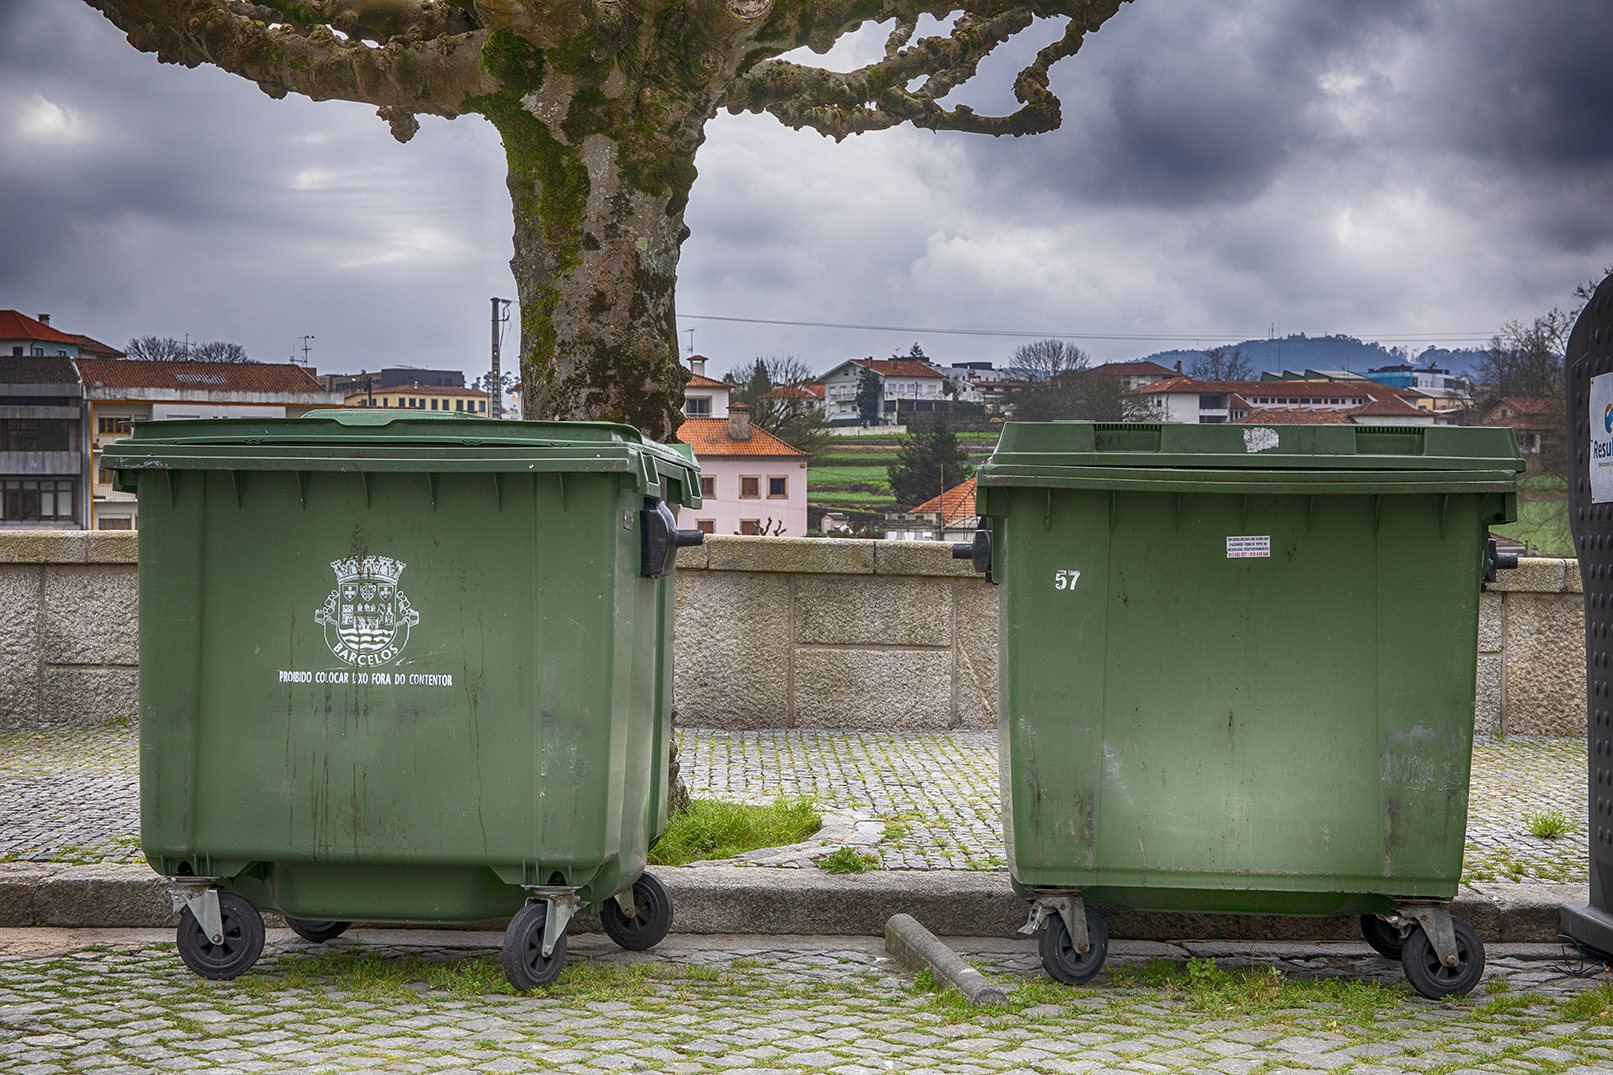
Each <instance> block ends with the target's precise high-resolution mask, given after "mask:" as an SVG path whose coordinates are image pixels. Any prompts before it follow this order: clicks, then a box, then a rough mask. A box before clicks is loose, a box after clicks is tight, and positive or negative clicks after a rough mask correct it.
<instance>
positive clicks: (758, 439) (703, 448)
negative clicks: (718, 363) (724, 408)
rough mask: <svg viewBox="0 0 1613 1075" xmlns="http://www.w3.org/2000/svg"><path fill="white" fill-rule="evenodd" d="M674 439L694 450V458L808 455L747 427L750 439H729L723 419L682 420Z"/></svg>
mask: <svg viewBox="0 0 1613 1075" xmlns="http://www.w3.org/2000/svg"><path fill="white" fill-rule="evenodd" d="M677 436H678V440H680V441H682V442H683V443H684V444H687V445H688V446H689V447H691V448H693V449H694V454H695V455H696V456H702V455H711V456H725V455H766V456H800V457H801V458H802V459H805V458H806V457H807V456H808V454H809V453H807V452H803V451H800V450H798V449H795V448H791V447H790V446H789V445H788V444H785V443H784V442H783V441H781V440H779V439H778V438H777V437H775V436H773V434H771V433H769V432H768V431H767V430H765V429H758V428H757V427H756V426H754V425H753V426H751V427H750V440H733V439H731V438H730V437H729V436H728V419H726V418H685V419H684V420H683V424H682V425H681V426H679V427H678V434H677Z"/></svg>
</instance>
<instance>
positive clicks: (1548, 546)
mask: <svg viewBox="0 0 1613 1075" xmlns="http://www.w3.org/2000/svg"><path fill="white" fill-rule="evenodd" d="M1526 495H1527V494H1526ZM1490 530H1491V531H1492V532H1493V533H1496V534H1502V535H1505V536H1506V537H1509V538H1515V539H1516V540H1518V541H1522V542H1526V543H1528V544H1530V545H1533V546H1535V552H1536V555H1539V556H1573V555H1574V538H1573V535H1572V534H1571V533H1569V530H1568V499H1567V498H1566V497H1553V498H1551V499H1541V500H1535V499H1528V500H1525V499H1524V498H1523V497H1522V496H1520V497H1519V498H1518V521H1517V522H1515V523H1507V524H1506V525H1505V526H1492V527H1490Z"/></svg>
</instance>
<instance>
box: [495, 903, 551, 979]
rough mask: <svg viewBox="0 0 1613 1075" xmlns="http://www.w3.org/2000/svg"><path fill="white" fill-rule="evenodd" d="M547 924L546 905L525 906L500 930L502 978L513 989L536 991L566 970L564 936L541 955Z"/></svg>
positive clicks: (547, 906)
mask: <svg viewBox="0 0 1613 1075" xmlns="http://www.w3.org/2000/svg"><path fill="white" fill-rule="evenodd" d="M548 921H549V905H548V904H547V903H544V902H542V901H539V902H537V903H529V904H527V905H526V906H525V907H522V908H521V909H520V910H519V911H517V912H516V915H515V917H514V918H512V919H510V924H509V926H508V928H506V929H505V930H504V944H503V946H502V947H501V948H500V949H499V959H500V961H501V962H502V963H503V964H504V977H505V978H507V979H509V982H510V984H511V985H513V986H515V988H517V989H536V988H538V987H539V986H545V985H548V984H549V983H550V982H552V981H554V980H555V979H556V978H558V977H560V972H561V971H563V970H565V969H566V935H565V934H564V933H562V934H561V935H560V936H559V937H557V938H555V942H554V951H552V952H550V953H549V954H548V955H547V956H546V955H544V954H543V927H544V924H545V923H546V922H548Z"/></svg>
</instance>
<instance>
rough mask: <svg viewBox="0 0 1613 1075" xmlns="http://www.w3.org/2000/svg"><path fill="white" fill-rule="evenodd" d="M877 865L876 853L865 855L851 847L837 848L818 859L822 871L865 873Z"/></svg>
mask: <svg viewBox="0 0 1613 1075" xmlns="http://www.w3.org/2000/svg"><path fill="white" fill-rule="evenodd" d="M878 866H879V856H878V855H865V854H862V853H861V852H859V851H857V850H856V849H855V848H851V847H841V848H838V849H836V850H835V851H834V852H833V853H831V854H828V855H825V856H824V857H823V858H821V859H819V860H818V868H819V869H821V870H822V871H823V872H824V873H867V872H868V871H869V870H872V869H877V868H878Z"/></svg>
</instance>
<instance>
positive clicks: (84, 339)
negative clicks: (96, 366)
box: [69, 332, 123, 358]
mask: <svg viewBox="0 0 1613 1075" xmlns="http://www.w3.org/2000/svg"><path fill="white" fill-rule="evenodd" d="M69 335H70V336H72V337H73V339H74V341H76V342H77V343H78V353H79V354H81V355H84V357H85V358H89V357H91V356H94V355H99V356H101V357H102V358H122V357H123V352H122V351H119V350H118V349H117V348H116V347H108V346H107V345H106V344H104V343H102V342H101V341H100V340H97V339H95V338H94V337H93V336H81V335H79V334H78V333H76V332H73V333H69Z"/></svg>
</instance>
